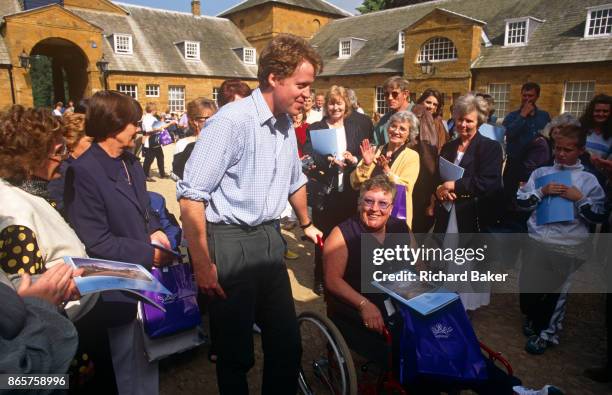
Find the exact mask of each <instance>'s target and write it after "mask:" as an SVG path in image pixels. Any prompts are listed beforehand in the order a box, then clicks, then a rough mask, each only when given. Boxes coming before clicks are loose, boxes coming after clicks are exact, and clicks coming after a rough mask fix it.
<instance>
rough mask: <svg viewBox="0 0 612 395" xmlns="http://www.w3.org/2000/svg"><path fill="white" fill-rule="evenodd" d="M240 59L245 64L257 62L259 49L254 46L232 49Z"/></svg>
mask: <svg viewBox="0 0 612 395" xmlns="http://www.w3.org/2000/svg"><path fill="white" fill-rule="evenodd" d="M232 50H233V51H234V53H236V56H238V59H240V60H242V61H243V62H244V63H245V64H257V51H256V50H255V48H252V47H240V48H233V49H232Z"/></svg>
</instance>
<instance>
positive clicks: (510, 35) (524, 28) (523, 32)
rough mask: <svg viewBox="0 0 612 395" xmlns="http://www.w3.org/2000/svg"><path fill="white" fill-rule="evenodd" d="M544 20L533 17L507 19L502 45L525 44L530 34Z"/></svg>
mask: <svg viewBox="0 0 612 395" xmlns="http://www.w3.org/2000/svg"><path fill="white" fill-rule="evenodd" d="M543 22H544V21H543V20H541V19H537V18H533V17H525V18H516V19H507V20H506V35H505V39H504V46H506V47H520V46H523V45H527V43H528V42H529V37H530V36H531V34H532V33H533V32H534V31H535V30H536V29H537V28H538V26H540V25H541V24H542V23H543Z"/></svg>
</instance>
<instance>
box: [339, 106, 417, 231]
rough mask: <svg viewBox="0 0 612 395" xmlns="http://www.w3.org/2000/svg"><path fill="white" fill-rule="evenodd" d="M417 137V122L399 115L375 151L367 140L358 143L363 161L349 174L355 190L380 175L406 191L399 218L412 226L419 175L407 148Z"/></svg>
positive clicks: (413, 154) (405, 113)
mask: <svg viewBox="0 0 612 395" xmlns="http://www.w3.org/2000/svg"><path fill="white" fill-rule="evenodd" d="M418 134H419V120H418V119H417V117H416V116H415V115H414V114H413V113H411V112H410V111H399V112H396V113H395V114H393V115H392V116H391V118H390V119H389V126H388V128H387V135H388V141H389V142H388V143H387V144H384V145H381V146H379V147H378V148H376V147H374V146H372V145H370V142H369V140H367V139H366V140H363V141H362V142H361V146H360V150H361V156H362V158H363V159H362V160H361V161H360V162H359V164H358V165H357V168H356V169H355V170H354V171H353V172H352V173H351V185H352V186H353V188H355V189H358V188H359V187H360V186H361V184H363V182H364V181H365V180H368V179H370V178H372V177H375V176H377V175H379V174H384V175H386V176H387V177H388V178H389V179H390V180H391V181H392V182H393V183H395V184H396V185H402V186H403V187H404V189H405V190H406V193H405V209H404V210H402V211H403V214H402V215H401V216H400V218H403V219H405V220H406V224H408V226H411V224H412V191H413V190H414V184H415V183H416V180H417V177H418V175H419V154H418V153H417V152H416V151H415V150H413V149H412V148H410V147H411V146H413V145H414V143H415V141H416V139H417V136H418Z"/></svg>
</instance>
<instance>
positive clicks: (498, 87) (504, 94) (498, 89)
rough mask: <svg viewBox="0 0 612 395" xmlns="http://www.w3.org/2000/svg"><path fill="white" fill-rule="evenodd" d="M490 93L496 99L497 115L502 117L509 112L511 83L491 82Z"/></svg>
mask: <svg viewBox="0 0 612 395" xmlns="http://www.w3.org/2000/svg"><path fill="white" fill-rule="evenodd" d="M488 88H489V89H488V90H489V95H491V97H493V100H495V115H497V117H498V118H500V119H502V118H504V117H505V116H506V115H507V114H508V102H509V101H510V84H504V83H495V84H489V87H488Z"/></svg>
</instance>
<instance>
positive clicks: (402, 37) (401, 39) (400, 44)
mask: <svg viewBox="0 0 612 395" xmlns="http://www.w3.org/2000/svg"><path fill="white" fill-rule="evenodd" d="M405 49H406V33H404V32H399V34H398V36H397V52H398V53H404V50H405Z"/></svg>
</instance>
